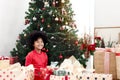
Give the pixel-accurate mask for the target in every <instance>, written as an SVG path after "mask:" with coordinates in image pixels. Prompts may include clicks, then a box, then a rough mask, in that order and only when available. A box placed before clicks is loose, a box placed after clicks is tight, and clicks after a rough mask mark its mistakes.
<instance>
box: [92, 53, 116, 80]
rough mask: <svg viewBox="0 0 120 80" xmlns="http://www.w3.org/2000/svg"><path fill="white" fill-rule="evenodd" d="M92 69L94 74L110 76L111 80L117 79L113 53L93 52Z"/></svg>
mask: <svg viewBox="0 0 120 80" xmlns="http://www.w3.org/2000/svg"><path fill="white" fill-rule="evenodd" d="M94 67H95V72H96V73H105V74H112V76H113V79H115V80H116V79H117V72H116V57H115V53H113V52H106V51H95V53H94Z"/></svg>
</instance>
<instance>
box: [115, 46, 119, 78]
mask: <svg viewBox="0 0 120 80" xmlns="http://www.w3.org/2000/svg"><path fill="white" fill-rule="evenodd" d="M115 50H116V67H117V79H120V48H115Z"/></svg>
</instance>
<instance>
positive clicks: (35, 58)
mask: <svg viewBox="0 0 120 80" xmlns="http://www.w3.org/2000/svg"><path fill="white" fill-rule="evenodd" d="M47 63H48V57H47V54H46V53H45V52H42V51H41V53H37V52H36V50H33V51H31V52H29V53H28V55H27V56H26V62H25V66H28V65H30V64H32V65H33V66H34V68H35V69H36V70H35V75H36V76H37V75H38V76H39V69H40V68H46V66H47Z"/></svg>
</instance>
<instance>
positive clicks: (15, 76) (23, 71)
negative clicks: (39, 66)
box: [0, 64, 34, 80]
mask: <svg viewBox="0 0 120 80" xmlns="http://www.w3.org/2000/svg"><path fill="white" fill-rule="evenodd" d="M14 65H15V64H14ZM0 80H34V70H33V69H32V67H31V66H28V67H24V66H22V67H20V66H18V67H12V68H8V69H1V70H0Z"/></svg>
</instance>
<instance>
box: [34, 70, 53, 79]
mask: <svg viewBox="0 0 120 80" xmlns="http://www.w3.org/2000/svg"><path fill="white" fill-rule="evenodd" d="M36 73H38V74H36ZM51 74H53V70H52V69H50V68H40V69H35V78H36V79H35V80H49V79H50V75H51Z"/></svg>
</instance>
